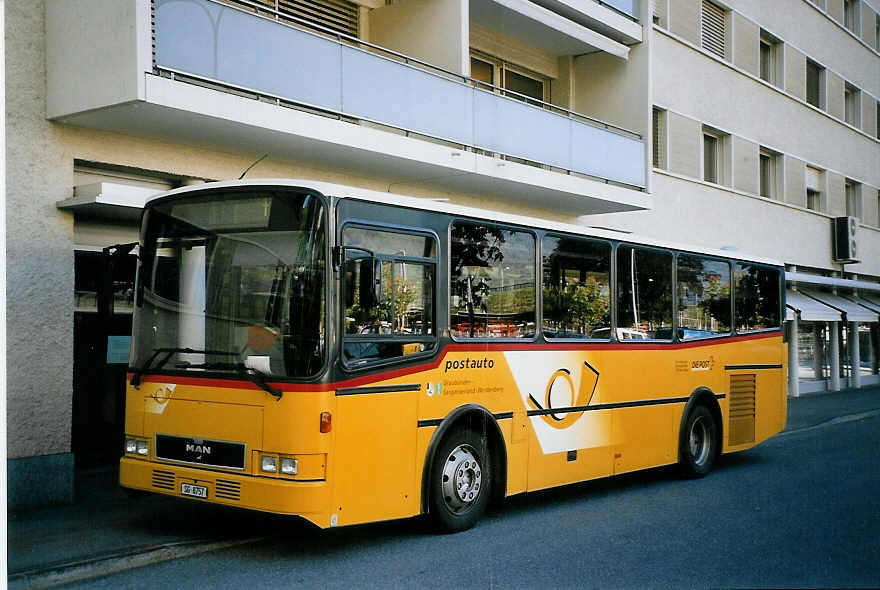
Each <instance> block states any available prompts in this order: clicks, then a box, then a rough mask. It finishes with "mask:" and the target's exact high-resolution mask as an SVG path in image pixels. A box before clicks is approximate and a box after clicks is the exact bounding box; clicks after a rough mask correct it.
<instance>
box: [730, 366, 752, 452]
mask: <svg viewBox="0 0 880 590" xmlns="http://www.w3.org/2000/svg"><path fill="white" fill-rule="evenodd" d="M728 420H729V423H728V427H727V428H728V432H729V433H730V438H729V441H728V442H729V444H731V445H741V444H744V443H749V442H754V441H755V374H754V373H751V374H745V375H731V376H730V415H729V418H728Z"/></svg>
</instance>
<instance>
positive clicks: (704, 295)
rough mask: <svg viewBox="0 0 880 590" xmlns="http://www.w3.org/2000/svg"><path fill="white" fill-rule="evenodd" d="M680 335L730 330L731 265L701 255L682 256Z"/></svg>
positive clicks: (693, 335) (680, 265)
mask: <svg viewBox="0 0 880 590" xmlns="http://www.w3.org/2000/svg"><path fill="white" fill-rule="evenodd" d="M677 278H678V283H677V284H678V336H679V338H681V339H682V340H688V339H692V338H704V337H707V336H715V335H718V334H727V333H729V332H730V266H729V265H728V263H727V262H722V261H720V260H709V259H706V258H701V257H699V256H689V255H680V256H679V257H678V276H677Z"/></svg>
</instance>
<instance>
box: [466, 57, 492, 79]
mask: <svg viewBox="0 0 880 590" xmlns="http://www.w3.org/2000/svg"><path fill="white" fill-rule="evenodd" d="M471 78H473V79H474V80H477V81H478V82H485V83H486V84H495V66H494V65H493V64H491V63H489V62H486V61H483V60H481V59H477V58H475V57H472V58H471Z"/></svg>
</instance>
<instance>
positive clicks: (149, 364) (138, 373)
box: [130, 348, 238, 387]
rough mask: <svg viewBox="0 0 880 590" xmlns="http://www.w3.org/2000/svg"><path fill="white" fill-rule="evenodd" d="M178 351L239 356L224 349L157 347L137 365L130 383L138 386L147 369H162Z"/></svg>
mask: <svg viewBox="0 0 880 590" xmlns="http://www.w3.org/2000/svg"><path fill="white" fill-rule="evenodd" d="M163 352H164V353H165V356H164V357H162V358H161V359H160V360H159V362H158V363H156V365H155V366H153V361H155V360H156V357H158V356H159V355H160V354H162V353H163ZM177 353H183V354H222V355H226V356H238V353H236V352H226V351H223V350H219V351H218V350H195V349H193V348H157V349H155V350H153V354H151V355H150V358H148V359H147V360H146V362H145V363H144V364H143V365H141V366H140V367H137V368H136V369H135V370H134V371H133V372H132V374H131V381H130V383H131V384H132V385H134V386H135V387H137V386H138V385H140V384H141V378H142V377H143V376H144V374H145V373H146V372H147V371H149V370H150V369H154V370H156V371H158V370H159V369H161V368H162V367H164V366H165V363H167V362H168V360H169V359H170V358H171V356H172V355H174V354H177Z"/></svg>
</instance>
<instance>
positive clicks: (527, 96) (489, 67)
mask: <svg viewBox="0 0 880 590" xmlns="http://www.w3.org/2000/svg"><path fill="white" fill-rule="evenodd" d="M471 78H472V79H473V80H474V85H475V86H477V88H483V89H484V90H490V91H492V90H494V88H493V87H495V88H500V89H503V90H508V91H510V92H502V93H503V94H504V95H505V96H509V97H510V98H515V99H517V100H522V101H524V102H529V103H535V102H536V101H541V102H550V79H549V78H547V77H546V76H542V75H541V74H538V73H536V72H532V71H530V70H528V69H526V68H522V67H519V66H516V65H514V64H511V63H508V62H506V61H504V60H501V59H498V58H495V57H491V56H488V55H485V54H482V53H477V52H471Z"/></svg>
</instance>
